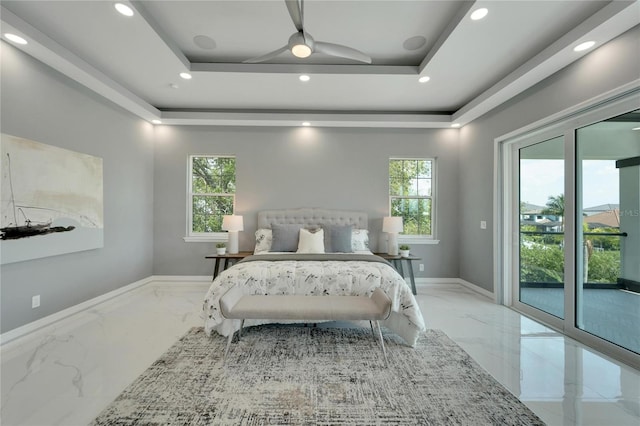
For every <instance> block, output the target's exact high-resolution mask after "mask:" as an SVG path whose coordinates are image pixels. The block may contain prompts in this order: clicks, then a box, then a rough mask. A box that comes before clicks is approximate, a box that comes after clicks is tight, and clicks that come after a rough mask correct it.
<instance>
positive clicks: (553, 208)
mask: <svg viewBox="0 0 640 426" xmlns="http://www.w3.org/2000/svg"><path fill="white" fill-rule="evenodd" d="M541 213H542V214H552V215H556V216H561V217H564V194H560V195H556V196H553V195H552V196H550V197H549V198H548V199H547V205H546V208H545V209H543V210H542V212H541Z"/></svg>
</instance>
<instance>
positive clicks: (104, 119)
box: [0, 42, 153, 332]
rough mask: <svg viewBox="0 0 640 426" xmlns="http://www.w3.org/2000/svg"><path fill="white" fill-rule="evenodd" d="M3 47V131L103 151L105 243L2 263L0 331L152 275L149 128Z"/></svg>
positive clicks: (79, 149)
mask: <svg viewBox="0 0 640 426" xmlns="http://www.w3.org/2000/svg"><path fill="white" fill-rule="evenodd" d="M1 53H2V58H1V60H2V68H1V72H2V82H1V84H2V86H1V90H2V100H1V108H2V123H1V124H2V132H3V133H8V134H11V135H15V136H20V137H24V138H27V139H32V140H35V141H38V142H42V143H46V144H49V145H54V146H58V147H61V148H65V149H70V150H73V151H77V152H82V153H86V154H90V155H93V156H97V157H101V158H102V159H103V167H104V223H105V225H104V248H102V249H97V250H90V251H84V252H79V253H73V254H67V255H60V256H53V257H48V258H43V259H38V260H33V261H25V262H19V263H12V264H6V265H2V267H1V269H0V278H1V286H0V296H1V312H2V314H1V331H2V332H5V331H8V330H11V329H13V328H16V327H19V326H21V325H24V324H26V323H29V322H31V321H34V320H37V319H39V318H42V317H44V316H46V315H50V314H53V313H55V312H58V311H60V310H63V309H65V308H68V307H70V306H73V305H76V304H78V303H81V302H83V301H85V300H88V299H91V298H93V297H96V296H99V295H102V294H104V293H106V292H108V291H111V290H114V289H116V288H118V287H121V286H123V285H126V284H130V283H132V282H135V281H137V280H139V279H142V278H145V277H148V276H149V275H151V274H152V255H153V249H152V246H153V198H152V197H153V129H152V126H151V125H150V124H149V123H146V122H144V121H141V120H139V119H137V118H135V117H133V116H132V115H131V114H130V113H128V112H125V111H124V110H122V109H120V108H119V107H117V106H115V105H113V104H111V103H109V102H107V101H105V100H104V99H103V98H101V97H99V96H98V95H95V94H94V93H93V92H89V91H88V90H87V89H85V88H84V87H81V86H79V85H78V84H76V83H74V82H72V81H71V80H69V79H68V78H67V77H64V76H62V75H61V74H59V73H58V72H56V71H54V70H52V69H51V68H49V67H47V66H46V65H43V64H42V63H41V62H38V61H36V60H34V59H33V58H31V57H30V56H27V55H25V54H24V53H22V52H20V51H19V50H17V49H15V48H14V47H12V46H11V45H9V44H5V43H4V42H2V46H1ZM36 294H39V295H41V306H40V307H39V308H37V309H31V297H32V296H34V295H36Z"/></svg>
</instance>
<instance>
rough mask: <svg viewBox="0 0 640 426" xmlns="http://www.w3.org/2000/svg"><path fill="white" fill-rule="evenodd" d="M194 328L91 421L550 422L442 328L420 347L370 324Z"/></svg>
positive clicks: (423, 338)
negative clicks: (234, 339) (230, 331)
mask: <svg viewBox="0 0 640 426" xmlns="http://www.w3.org/2000/svg"><path fill="white" fill-rule="evenodd" d="M225 344H226V339H225V338H224V337H222V336H219V335H217V334H214V335H213V336H211V337H209V336H207V335H206V334H205V333H204V331H203V329H202V328H193V329H191V330H190V331H189V332H188V333H187V334H186V335H185V336H183V337H182V338H181V339H180V340H179V341H178V342H177V343H176V344H174V345H173V346H172V347H171V348H170V349H169V350H168V351H167V352H166V353H165V354H164V355H162V357H160V359H158V360H157V361H156V362H154V363H153V365H151V367H149V368H148V369H147V370H146V371H145V372H144V373H143V374H142V375H141V376H140V377H138V378H137V379H136V380H135V381H134V382H133V383H132V384H131V385H130V386H129V387H128V388H127V389H125V390H124V391H123V392H122V394H120V396H118V398H117V399H116V400H115V401H114V402H113V403H111V404H110V405H109V406H108V407H107V408H106V409H105V410H104V411H103V412H102V413H101V414H100V415H99V416H98V417H97V418H96V419H95V420H94V421H93V423H92V424H93V425H474V426H480V425H544V423H543V422H542V421H541V420H540V419H539V418H538V417H537V416H536V415H535V414H533V413H532V412H531V411H530V410H529V409H528V408H527V407H526V406H525V405H524V404H522V402H520V401H519V400H518V399H517V398H516V397H515V396H513V395H512V394H511V393H510V392H509V391H508V390H506V389H505V388H504V387H503V386H502V385H501V384H500V383H498V382H497V381H496V380H495V379H493V378H492V377H491V376H490V375H489V374H488V373H486V372H485V371H484V370H483V369H482V368H481V367H480V366H478V364H476V362H475V361H473V360H472V359H471V357H470V356H469V355H468V354H467V353H466V352H464V351H463V350H462V349H461V348H460V347H459V346H458V345H457V344H456V343H454V342H453V341H451V340H450V339H449V338H448V337H447V336H446V335H445V334H444V333H443V332H441V331H438V330H428V331H427V332H425V333H424V334H423V335H422V336H421V337H420V339H419V341H418V344H417V346H416V348H411V347H408V346H405V345H404V344H403V342H402V340H401V339H400V338H399V337H397V336H395V335H393V334H390V333H387V334H386V335H385V344H386V346H387V354H388V358H389V367H388V368H386V367H385V366H384V361H383V358H382V353H381V352H380V349H379V346H378V345H377V344H376V343H375V341H374V340H373V338H372V335H371V331H370V330H369V329H364V328H324V327H301V326H294V327H291V326H277V325H265V326H260V327H250V328H248V329H245V332H244V333H243V336H242V339H241V341H240V342H238V343H234V344H232V349H231V351H230V352H229V357H228V359H227V362H226V364H224V365H223V363H222V354H223V353H224V348H225Z"/></svg>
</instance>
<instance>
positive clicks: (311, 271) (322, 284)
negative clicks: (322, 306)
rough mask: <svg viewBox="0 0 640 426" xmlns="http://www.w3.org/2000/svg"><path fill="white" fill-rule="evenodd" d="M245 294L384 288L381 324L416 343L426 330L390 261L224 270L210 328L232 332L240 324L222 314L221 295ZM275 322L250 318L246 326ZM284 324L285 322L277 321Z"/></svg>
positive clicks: (255, 264) (206, 309) (212, 300)
mask: <svg viewBox="0 0 640 426" xmlns="http://www.w3.org/2000/svg"><path fill="white" fill-rule="evenodd" d="M232 286H239V287H240V288H242V290H243V292H244V293H245V294H274V295H276V294H299V295H309V296H319V297H321V296H322V295H354V296H358V295H366V296H370V295H371V293H372V292H373V290H374V289H375V288H376V287H380V288H381V289H382V290H384V292H385V293H386V294H387V296H389V298H390V299H391V301H392V312H391V315H390V317H389V318H388V319H387V320H385V321H382V322H381V323H382V325H383V326H385V327H386V328H388V329H389V330H391V331H393V332H395V333H396V334H398V335H399V336H400V337H402V338H403V339H404V340H405V341H406V342H407V343H408V344H409V345H411V346H414V345H415V343H416V340H417V338H418V335H419V333H420V332H421V331H423V330H424V329H425V325H424V320H423V317H422V312H420V308H419V307H418V304H417V302H416V300H415V298H414V296H413V294H412V293H411V290H410V288H409V286H408V285H407V284H406V282H405V280H404V279H403V278H402V277H401V276H400V274H398V272H396V270H395V269H394V268H393V267H392V266H390V265H389V264H387V263H380V262H367V261H348V260H347V261H339V260H329V261H308V260H281V261H266V260H265V261H262V260H257V261H252V262H245V263H239V264H237V265H234V266H233V267H231V268H229V269H227V270H225V271H223V272H222V273H221V274H220V275H218V276H217V277H216V279H215V280H214V281H213V283H212V285H211V287H210V288H209V291H208V292H207V294H206V296H205V300H204V305H203V316H204V323H205V324H204V325H205V331H206V332H207V333H208V334H210V333H211V332H212V331H213V330H215V331H216V332H218V333H219V334H221V335H223V336H228V335H229V333H232V332H234V331H235V330H237V329H238V328H239V326H240V322H239V321H237V320H228V319H225V318H224V317H223V316H222V314H221V312H220V298H221V297H222V296H223V295H224V294H225V293H226V292H227V291H228V290H229V289H230V288H231V287H232ZM269 322H274V321H268V320H267V321H251V320H247V321H246V322H245V326H251V325H257V324H265V323H269ZM277 322H283V321H277Z"/></svg>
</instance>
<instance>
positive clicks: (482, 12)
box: [471, 7, 489, 21]
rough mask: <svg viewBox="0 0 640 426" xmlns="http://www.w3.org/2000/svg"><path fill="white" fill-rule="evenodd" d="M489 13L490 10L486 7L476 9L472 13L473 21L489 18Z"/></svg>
mask: <svg viewBox="0 0 640 426" xmlns="http://www.w3.org/2000/svg"><path fill="white" fill-rule="evenodd" d="M487 13H489V10H488V9H487V8H486V7H482V8H480V9H476V10H474V11H473V12H472V13H471V19H473V20H474V21H478V20H480V19H482V18H484V17H485V16H487Z"/></svg>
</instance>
